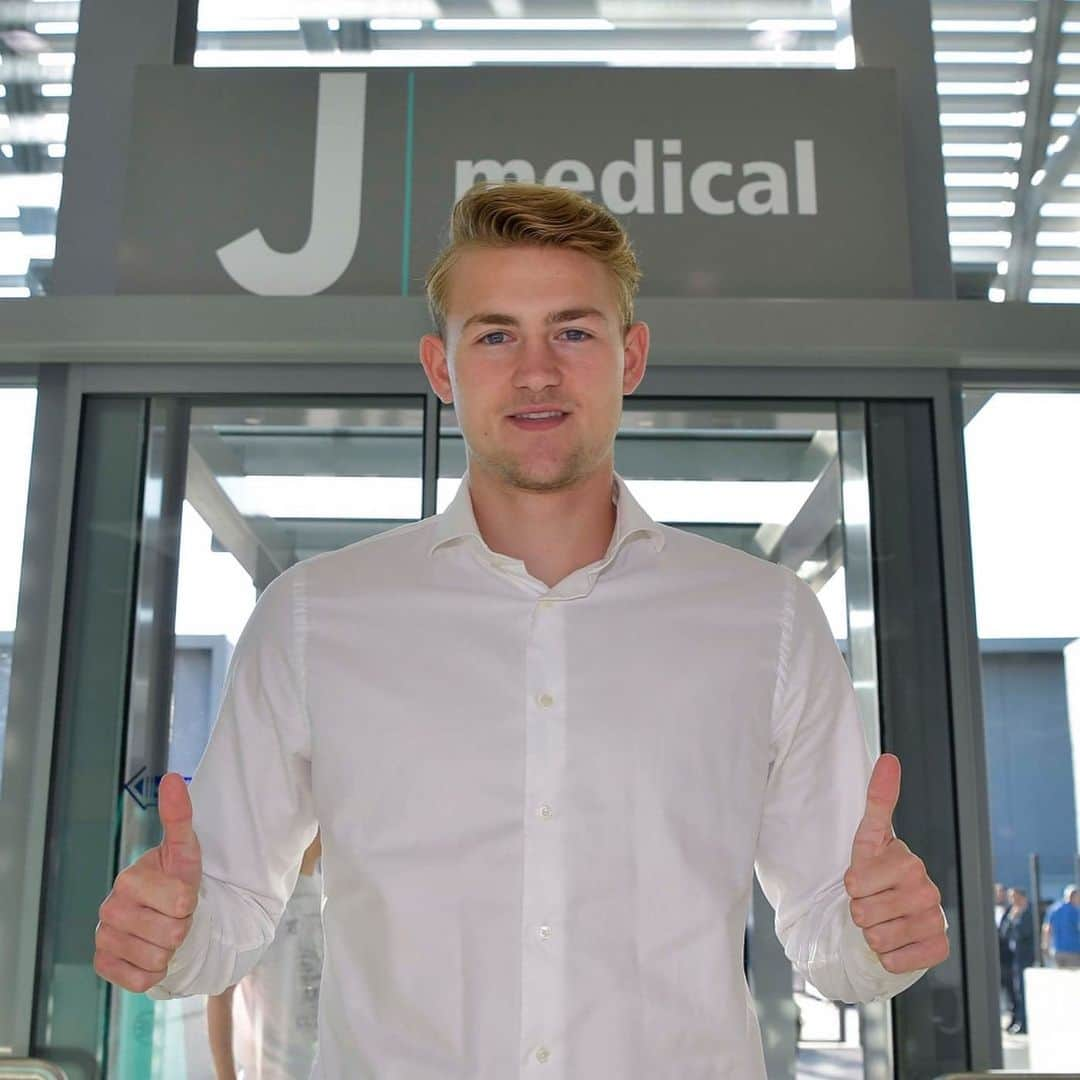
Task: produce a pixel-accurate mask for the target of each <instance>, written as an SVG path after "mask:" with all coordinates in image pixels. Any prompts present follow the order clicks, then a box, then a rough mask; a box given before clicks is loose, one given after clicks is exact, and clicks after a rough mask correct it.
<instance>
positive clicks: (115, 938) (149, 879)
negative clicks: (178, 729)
mask: <svg viewBox="0 0 1080 1080" xmlns="http://www.w3.org/2000/svg"><path fill="white" fill-rule="evenodd" d="M158 814H159V815H160V817H161V826H162V830H163V838H162V841H161V843H160V844H159V845H158V846H157V847H156V848H151V849H150V850H149V851H148V852H146V854H144V855H143V856H141V857H140V858H139V859H137V860H136V861H135V862H133V863H132V864H131V865H130V866H129V867H127V868H126V869H125V870H121V871H120V873H119V874H118V875H117V877H116V881H115V882H114V883H113V887H112V890H111V891H110V893H109V895H108V896H106V897H105V900H104V902H103V903H102V905H101V907H100V908H99V909H98V915H99V916H100V917H101V921H100V922H99V923H98V924H97V926H96V927H95V929H94V970H95V971H96V972H97V973H98V974H99V975H100V976H101V977H102V978H103V979H107V980H108V981H109V982H111V983H115V984H116V985H117V986H122V987H123V988H124V989H125V990H133V991H135V992H136V993H140V994H141V993H142V992H143V991H144V990H149V989H150V987H152V986H156V985H157V984H158V983H159V982H161V980H162V979H163V978H165V971H166V969H167V968H168V966H169V961H170V960H171V959H172V957H173V953H175V952H176V950H177V949H178V948H180V946H181V944H183V941H184V939H185V938H186V937H187V935H188V932H189V931H190V930H191V923H192V916H193V913H194V911H195V905H196V903H197V902H198V899H199V883H200V882H201V881H202V852H201V850H200V848H199V840H198V837H197V836H196V835H195V830H194V829H193V828H192V826H191V796H190V795H189V794H188V790H187V785H186V784H185V783H184V779H183V777H182V776H180V775H179V773H166V774H165V776H163V777H162V778H161V785H160V787H159V789H158Z"/></svg>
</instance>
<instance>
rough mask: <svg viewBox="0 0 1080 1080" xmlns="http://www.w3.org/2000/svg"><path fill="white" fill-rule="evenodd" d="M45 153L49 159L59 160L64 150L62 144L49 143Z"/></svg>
mask: <svg viewBox="0 0 1080 1080" xmlns="http://www.w3.org/2000/svg"><path fill="white" fill-rule="evenodd" d="M46 153H48V155H49V157H51V158H61V157H63V156H64V154H65V153H66V151H65V149H64V144H63V143H59V142H51V143H49V148H48V150H47V151H46Z"/></svg>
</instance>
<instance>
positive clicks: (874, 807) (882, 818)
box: [851, 754, 900, 866]
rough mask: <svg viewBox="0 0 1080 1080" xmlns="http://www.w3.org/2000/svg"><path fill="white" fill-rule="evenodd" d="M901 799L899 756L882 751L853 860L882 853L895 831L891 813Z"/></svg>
mask: <svg viewBox="0 0 1080 1080" xmlns="http://www.w3.org/2000/svg"><path fill="white" fill-rule="evenodd" d="M899 799H900V759H899V758H898V757H897V756H896V755H895V754H882V755H881V757H879V758H878V759H877V761H876V762H875V763H874V771H873V772H872V773H871V774H870V783H869V784H867V787H866V810H865V812H864V813H863V816H862V821H860V822H859V827H858V829H856V830H855V839H854V840H853V841H852V844H851V864H852V866H854V865H855V864H856V863H857V862H861V861H865V860H866V859H869V858H873V856H875V855H878V854H880V852H881V851H882V850H884V848H885V846H886V845H887V844H888V843H889V841H890V840H892V839H893V837H894V836H895V835H896V834H895V833H894V832H893V827H892V816H893V811H894V810H895V809H896V804H897V802H898V801H899Z"/></svg>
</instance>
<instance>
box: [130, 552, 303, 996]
mask: <svg viewBox="0 0 1080 1080" xmlns="http://www.w3.org/2000/svg"><path fill="white" fill-rule="evenodd" d="M302 587H303V578H302V576H301V568H300V567H293V568H291V569H290V570H288V571H286V572H285V573H284V574H282V575H281V576H279V577H278V578H276V579H275V580H274V581H273V582H272V583H271V584H270V585H269V587H268V588H266V589H265V590H264V591H263V594H262V595H261V596H260V597H259V601H258V603H257V604H256V605H255V610H254V611H253V612H252V614H251V617H250V619H249V620H248V622H247V625H246V626H245V627H244V630H243V632H242V633H241V635H240V640H239V641H238V642H237V645H236V649H235V650H234V651H233V655H232V659H231V661H230V663H229V670H228V674H227V675H226V678H225V689H224V693H223V696H222V701H221V708H220V710H219V712H218V716H217V721H216V723H215V724H214V727H213V730H212V731H211V733H210V738H209V740H208V742H207V744H206V749H205V750H204V751H203V755H202V757H201V759H200V760H199V764H198V766H197V767H196V769H195V773H194V775H193V776H192V779H191V783H190V785H189V789H188V790H189V792H190V795H191V803H192V825H193V827H194V829H195V835H196V836H197V837H198V839H199V846H200V849H201V851H202V861H203V876H202V882H201V884H200V886H199V898H198V901H197V903H196V907H195V912H194V914H193V918H192V926H191V930H190V931H189V933H188V936H187V937H186V938H185V939H184V941H183V943H182V944H181V945H180V947H179V948H178V949H177V950H176V952H175V953H174V954H173V957H172V960H171V961H170V963H169V966H168V969H167V970H166V973H165V978H164V979H162V981H161V982H159V983H158V984H157V985H156V986H153V987H151V988H150V989H149V990H147V991H146V995H147V996H148V997H150V998H153V999H154V1000H155V1001H161V1000H164V999H167V998H174V997H186V996H189V995H192V994H217V993H220V992H221V991H222V990H224V989H225V988H226V987H227V986H232V985H233V984H235V983H237V982H239V980H240V979H242V978H243V977H244V975H246V974H247V973H248V972H249V971H251V970H252V968H254V967H255V965H256V963H257V962H258V960H259V958H260V956H261V955H262V954H263V952H264V951H265V950H266V948H267V947H268V946H269V945H270V943H271V942H272V941H273V940H274V935H275V933H276V930H277V925H278V923H279V921H280V920H281V916H282V913H283V912H284V910H285V905H286V903H287V902H288V899H289V897H290V896H291V895H292V892H293V889H294V888H295V886H296V880H297V878H298V877H299V873H300V863H301V859H302V856H303V853H304V850H305V849H306V848H307V846H308V845H309V844H310V843H311V841H312V840H313V839H314V838H315V833H316V831H317V830H318V823H317V821H316V818H315V811H314V805H313V801H312V792H311V729H310V723H309V718H308V715H307V711H306V704H305V698H306V695H305V690H304V663H303V659H304V654H303V646H304V641H303V634H304V630H305V626H306V621H305V616H306V608H305V606H304V593H303V588H302Z"/></svg>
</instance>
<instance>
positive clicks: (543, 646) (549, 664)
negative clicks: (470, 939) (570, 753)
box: [521, 598, 566, 1064]
mask: <svg viewBox="0 0 1080 1080" xmlns="http://www.w3.org/2000/svg"><path fill="white" fill-rule="evenodd" d="M565 610H566V609H565V607H563V606H562V605H559V604H557V602H556V601H555V600H553V599H551V598H537V599H536V601H535V602H534V605H533V611H532V616H533V617H532V618H530V619H529V621H528V629H527V644H526V665H525V679H526V688H527V689H526V695H527V696H526V699H525V702H526V704H525V724H526V730H525V745H526V751H525V753H526V779H525V791H524V798H525V806H526V807H531V810H528V811H527V816H526V817H525V837H524V849H523V857H524V868H523V869H524V891H523V895H522V902H523V909H522V912H521V914H522V924H521V930H522V949H523V952H522V963H521V974H522V998H521V1007H522V1016H521V1036H522V1040H523V1043H524V1045H523V1047H522V1050H523V1052H524V1053H525V1054H526V1055H528V1056H529V1057H530V1058H532V1060H533V1061H535V1062H539V1063H541V1064H543V1063H545V1062H547V1061H549V1059H551V1058H552V1054H553V1048H552V1043H553V1040H555V1039H557V1038H559V1037H561V1035H562V1034H563V1032H564V1031H565V1016H564V1012H565V1001H564V1000H563V998H564V995H565V957H564V955H563V947H564V944H565V943H564V942H563V941H562V935H560V934H559V933H557V930H558V927H559V926H560V925H561V924H562V919H563V916H564V907H565V881H564V875H565V854H564V851H563V846H564V838H563V836H562V830H561V828H559V822H558V819H557V818H556V815H555V813H554V806H553V803H554V802H555V798H557V797H558V796H559V794H560V792H561V790H562V788H561V785H562V781H563V777H564V775H565V760H566V716H565V711H566V710H565V698H564V695H565V690H566V664H565V642H564V640H563V637H564V634H563V614H564V612H565ZM553 797H555V798H553ZM523 809H524V808H523ZM522 1060H523V1061H524V1060H527V1058H523V1059H522Z"/></svg>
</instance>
